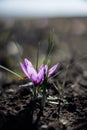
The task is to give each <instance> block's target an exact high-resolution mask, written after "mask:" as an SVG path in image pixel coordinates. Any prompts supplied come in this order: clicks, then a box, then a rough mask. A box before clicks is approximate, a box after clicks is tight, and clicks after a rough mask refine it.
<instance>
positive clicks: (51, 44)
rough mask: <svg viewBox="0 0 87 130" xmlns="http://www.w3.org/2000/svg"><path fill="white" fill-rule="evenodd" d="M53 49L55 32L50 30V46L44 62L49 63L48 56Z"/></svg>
mask: <svg viewBox="0 0 87 130" xmlns="http://www.w3.org/2000/svg"><path fill="white" fill-rule="evenodd" d="M52 49H53V32H50V34H49V38H48V47H47V50H46V55H45V59H44V61H43V64H47V62H48V57H49V55H50V53H51V51H52Z"/></svg>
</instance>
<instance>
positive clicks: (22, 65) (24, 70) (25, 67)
mask: <svg viewBox="0 0 87 130" xmlns="http://www.w3.org/2000/svg"><path fill="white" fill-rule="evenodd" d="M20 65H21V68H22V70H23V72H24V73H25V75H26V76H27V77H28V78H30V77H29V75H28V72H27V66H26V64H25V63H23V64H22V63H20Z"/></svg>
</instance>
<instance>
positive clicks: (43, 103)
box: [42, 80, 47, 109]
mask: <svg viewBox="0 0 87 130" xmlns="http://www.w3.org/2000/svg"><path fill="white" fill-rule="evenodd" d="M46 85H47V81H46V80H45V81H44V83H43V97H42V108H43V109H44V107H45V103H46Z"/></svg>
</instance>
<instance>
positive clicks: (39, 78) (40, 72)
mask: <svg viewBox="0 0 87 130" xmlns="http://www.w3.org/2000/svg"><path fill="white" fill-rule="evenodd" d="M44 70H45V66H44V65H42V66H41V67H40V68H39V70H38V76H37V83H40V82H42V81H43V80H44V75H45V73H44Z"/></svg>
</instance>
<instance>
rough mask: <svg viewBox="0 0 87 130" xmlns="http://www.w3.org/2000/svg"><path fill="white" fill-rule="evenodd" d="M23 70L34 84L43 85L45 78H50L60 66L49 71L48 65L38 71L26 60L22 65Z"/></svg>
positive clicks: (42, 66)
mask: <svg viewBox="0 0 87 130" xmlns="http://www.w3.org/2000/svg"><path fill="white" fill-rule="evenodd" d="M20 65H21V68H22V70H23V72H24V73H25V75H26V76H27V77H28V78H29V79H31V80H32V82H33V83H34V84H39V83H41V82H42V81H43V80H44V78H45V76H47V77H48V78H49V77H51V75H52V74H53V73H54V72H55V70H56V69H57V67H58V64H56V65H54V66H53V67H52V68H51V69H49V70H48V66H47V65H41V66H40V68H39V70H38V71H36V70H35V69H34V67H33V65H32V63H31V62H30V61H29V60H28V59H26V58H25V59H24V63H20Z"/></svg>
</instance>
